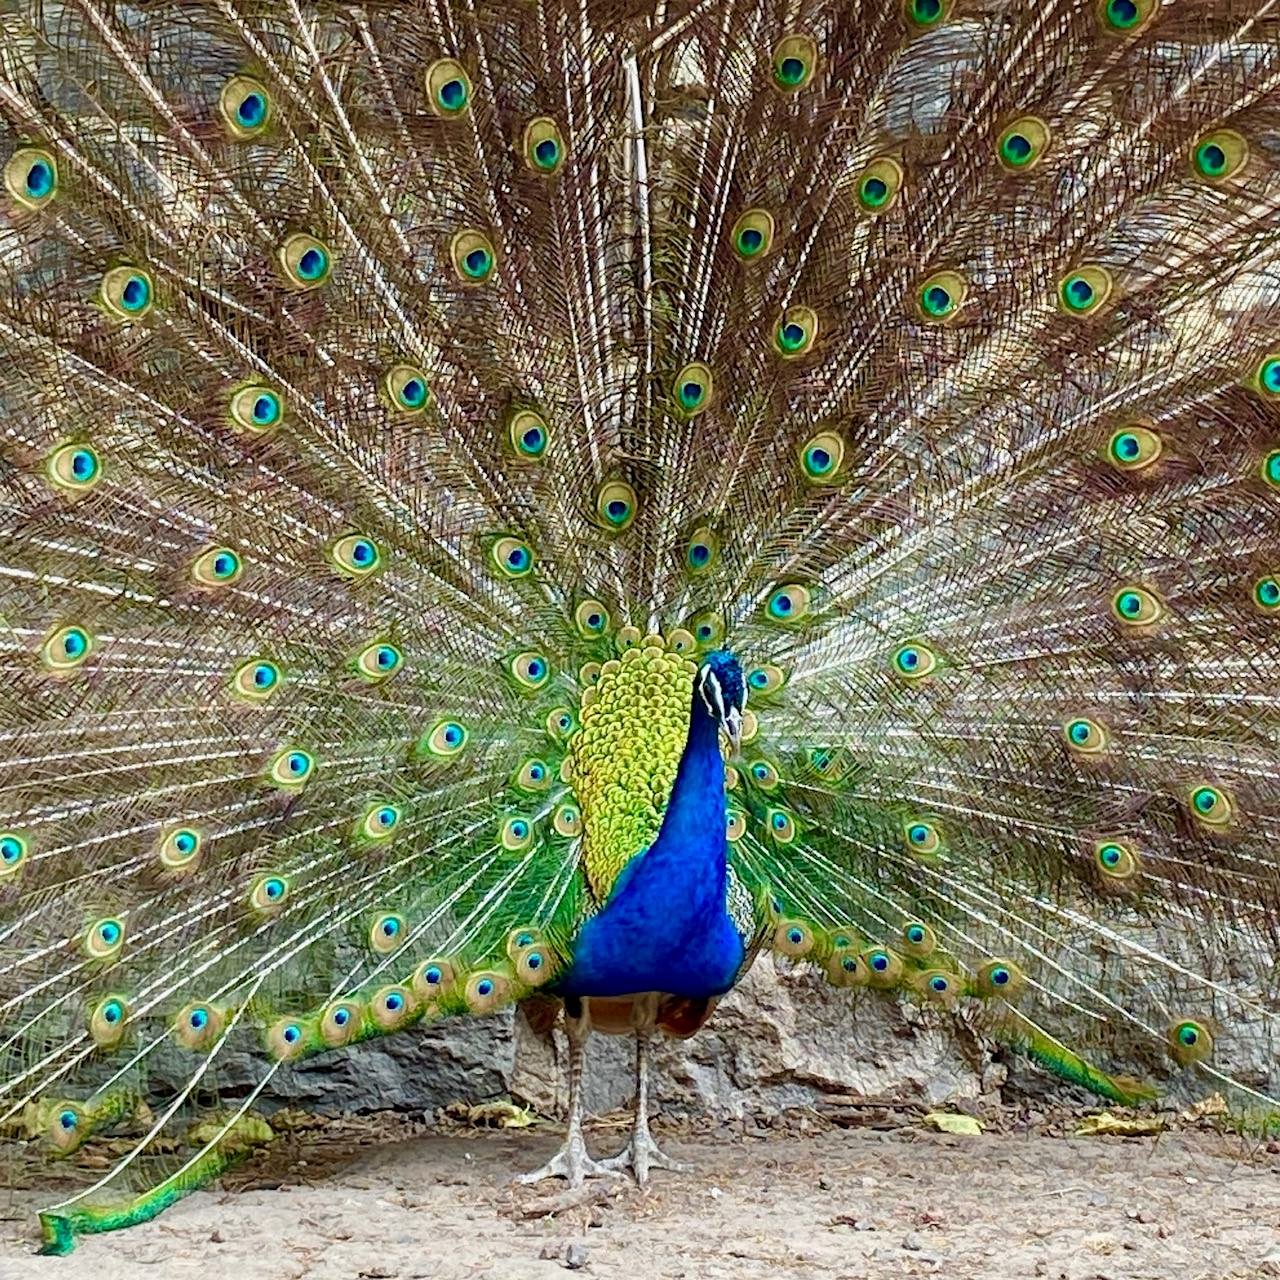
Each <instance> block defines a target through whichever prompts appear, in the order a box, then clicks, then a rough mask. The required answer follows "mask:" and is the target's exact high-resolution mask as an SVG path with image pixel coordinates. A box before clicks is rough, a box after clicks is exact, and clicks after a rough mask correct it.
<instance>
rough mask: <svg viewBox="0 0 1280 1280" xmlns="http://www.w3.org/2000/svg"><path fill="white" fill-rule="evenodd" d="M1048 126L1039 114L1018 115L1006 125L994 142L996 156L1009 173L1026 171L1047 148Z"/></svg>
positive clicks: (1043, 154) (1038, 159) (1040, 158)
mask: <svg viewBox="0 0 1280 1280" xmlns="http://www.w3.org/2000/svg"><path fill="white" fill-rule="evenodd" d="M1049 137H1050V134H1049V126H1048V125H1047V124H1045V122H1044V121H1043V120H1041V119H1040V117H1039V116H1019V117H1018V119H1017V120H1014V121H1013V122H1012V123H1011V124H1009V125H1006V126H1005V129H1004V131H1003V132H1002V133H1001V134H1000V137H999V140H998V141H997V142H996V158H997V159H998V160H999V162H1000V167H1001V168H1002V169H1005V170H1006V171H1007V172H1009V173H1026V172H1028V171H1029V170H1031V169H1034V168H1035V167H1036V165H1037V164H1039V163H1040V161H1041V160H1042V159H1044V156H1045V153H1046V152H1047V151H1048V150H1049Z"/></svg>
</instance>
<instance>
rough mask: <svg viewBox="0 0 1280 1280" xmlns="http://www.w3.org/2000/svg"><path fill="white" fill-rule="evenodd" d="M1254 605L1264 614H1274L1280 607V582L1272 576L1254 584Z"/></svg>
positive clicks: (1260, 579)
mask: <svg viewBox="0 0 1280 1280" xmlns="http://www.w3.org/2000/svg"><path fill="white" fill-rule="evenodd" d="M1253 603H1254V604H1255V605H1256V606H1257V607H1258V608H1259V609H1261V610H1262V612H1263V613H1274V612H1275V611H1276V609H1277V607H1280V581H1277V579H1276V578H1275V577H1274V575H1272V574H1267V576H1266V577H1264V578H1259V579H1258V580H1257V582H1255V583H1254V584H1253Z"/></svg>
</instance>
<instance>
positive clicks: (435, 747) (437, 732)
mask: <svg viewBox="0 0 1280 1280" xmlns="http://www.w3.org/2000/svg"><path fill="white" fill-rule="evenodd" d="M466 745H467V729H466V726H465V725H463V724H462V723H461V721H458V720H440V721H437V722H436V724H435V725H434V726H433V728H432V729H431V731H430V732H429V733H426V734H424V735H423V736H422V738H421V739H420V742H419V747H420V752H421V751H426V752H427V753H428V754H429V755H433V756H439V757H441V758H442V759H448V758H449V757H451V756H456V755H457V754H458V753H459V752H460V751H461V750H462V749H463V747H465V746H466Z"/></svg>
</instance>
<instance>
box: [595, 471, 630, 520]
mask: <svg viewBox="0 0 1280 1280" xmlns="http://www.w3.org/2000/svg"><path fill="white" fill-rule="evenodd" d="M596 517H597V519H598V520H599V522H600V523H601V524H602V525H603V526H604V527H605V528H606V529H608V530H609V531H610V532H612V533H621V532H622V531H623V530H624V529H626V528H627V527H628V526H629V525H630V524H631V522H632V521H633V520H634V519H635V517H636V491H635V490H634V489H633V488H632V487H631V486H630V485H629V484H627V483H626V482H625V481H623V480H610V481H609V482H608V483H606V484H603V485H601V486H600V492H599V493H598V494H597V495H596Z"/></svg>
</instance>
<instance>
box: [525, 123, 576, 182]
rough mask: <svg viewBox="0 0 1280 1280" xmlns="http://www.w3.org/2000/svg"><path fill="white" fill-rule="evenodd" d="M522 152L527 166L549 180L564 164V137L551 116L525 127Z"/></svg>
mask: <svg viewBox="0 0 1280 1280" xmlns="http://www.w3.org/2000/svg"><path fill="white" fill-rule="evenodd" d="M521 150H522V151H523V153H524V161H525V164H527V165H528V166H529V168H530V169H532V170H533V171H534V173H536V174H538V175H539V176H541V177H544V178H549V177H551V176H553V175H554V174H555V173H557V172H558V171H559V169H560V166H561V165H562V164H563V163H564V157H565V144H564V135H563V134H561V132H560V127H559V126H558V125H557V124H556V122H555V121H554V120H553V119H552V118H551V117H550V116H538V117H537V118H536V119H533V120H530V121H529V123H528V124H527V125H525V127H524V136H523V138H522V140H521Z"/></svg>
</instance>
